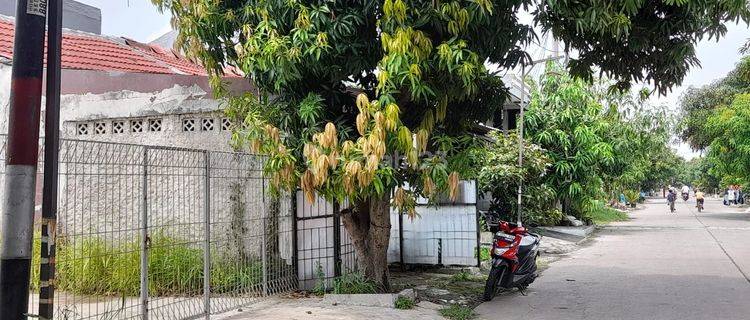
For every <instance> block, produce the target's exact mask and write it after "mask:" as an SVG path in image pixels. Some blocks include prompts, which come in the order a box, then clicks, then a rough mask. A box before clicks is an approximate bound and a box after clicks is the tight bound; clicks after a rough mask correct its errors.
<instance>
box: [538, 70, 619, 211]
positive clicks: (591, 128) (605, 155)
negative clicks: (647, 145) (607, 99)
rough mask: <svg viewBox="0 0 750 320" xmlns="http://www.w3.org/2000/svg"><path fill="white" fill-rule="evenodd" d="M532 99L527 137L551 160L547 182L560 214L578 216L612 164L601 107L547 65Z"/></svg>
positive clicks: (581, 87) (580, 85)
mask: <svg viewBox="0 0 750 320" xmlns="http://www.w3.org/2000/svg"><path fill="white" fill-rule="evenodd" d="M548 67H549V68H548V71H547V73H546V75H545V76H543V77H542V79H541V81H540V83H539V87H538V88H537V89H535V90H534V92H533V94H532V100H531V104H530V105H529V111H528V114H527V117H526V119H525V123H526V125H527V127H528V128H527V130H526V136H527V137H528V138H529V140H530V141H532V142H533V143H536V144H538V145H539V146H541V147H542V148H544V149H545V150H547V154H548V155H549V157H550V158H551V161H552V165H551V167H550V169H549V170H548V171H549V172H548V174H547V183H548V184H549V185H550V186H552V187H553V188H554V189H555V190H556V195H557V199H558V200H559V201H560V203H561V204H562V206H563V212H565V213H566V214H573V215H576V216H578V217H583V216H584V215H585V213H586V212H587V211H588V209H589V208H590V205H591V204H593V202H592V201H593V200H595V199H598V198H599V196H600V195H601V192H602V191H601V190H602V183H603V181H602V174H601V173H602V171H603V167H604V166H607V165H611V164H612V163H613V161H614V153H613V149H612V145H611V144H610V143H608V141H607V140H606V138H605V137H606V134H607V130H608V124H607V122H606V121H605V120H604V118H603V117H602V112H603V107H602V105H601V103H600V102H599V101H598V100H597V99H596V95H595V94H594V92H593V91H592V90H590V87H589V86H588V85H587V84H586V83H585V82H584V81H582V80H577V79H573V78H572V77H571V76H569V75H568V74H567V73H565V72H561V71H560V68H559V66H557V65H554V64H549V65H548Z"/></svg>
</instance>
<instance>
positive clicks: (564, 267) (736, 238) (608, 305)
mask: <svg viewBox="0 0 750 320" xmlns="http://www.w3.org/2000/svg"><path fill="white" fill-rule="evenodd" d="M694 206H695V202H694V200H692V199H691V201H689V202H688V203H684V202H683V201H682V200H678V203H677V212H676V214H670V213H669V208H668V207H667V205H666V202H665V200H663V199H662V200H650V201H649V203H647V204H646V205H645V208H644V209H641V210H637V211H635V212H634V213H633V214H632V215H631V216H632V219H631V221H627V222H620V223H615V224H613V225H611V226H609V227H606V228H604V229H602V230H599V231H598V234H597V236H596V238H595V239H594V240H593V241H591V243H589V244H588V245H586V246H585V247H584V248H582V249H580V250H578V251H576V252H574V253H572V254H570V255H569V256H568V257H567V258H564V259H562V260H560V261H558V262H555V263H553V264H552V265H551V266H550V268H549V269H547V270H546V271H544V273H543V274H542V276H541V277H540V278H539V279H537V281H536V282H535V283H534V284H532V285H531V287H530V288H529V290H528V291H527V295H526V296H523V295H521V294H520V293H519V292H517V291H513V292H510V293H506V294H503V295H500V296H498V297H496V298H495V299H494V300H493V301H492V302H488V303H484V304H482V305H480V306H479V307H478V308H477V309H476V311H477V312H478V313H479V315H480V317H481V318H482V319H555V320H558V319H660V320H661V319H680V320H684V319H750V279H749V277H750V213H745V212H744V210H741V209H738V208H736V207H731V208H730V207H725V206H724V205H722V203H721V202H720V201H718V200H708V201H707V203H706V210H705V211H703V212H702V213H700V214H698V213H697V211H696V210H695V208H694Z"/></svg>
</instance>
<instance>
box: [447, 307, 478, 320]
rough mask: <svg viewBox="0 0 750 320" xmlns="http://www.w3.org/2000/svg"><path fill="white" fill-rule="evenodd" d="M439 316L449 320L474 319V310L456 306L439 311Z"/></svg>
mask: <svg viewBox="0 0 750 320" xmlns="http://www.w3.org/2000/svg"><path fill="white" fill-rule="evenodd" d="M440 315H442V316H443V317H445V318H448V319H451V320H469V319H474V317H476V313H474V309H472V308H469V307H465V306H460V305H457V304H453V305H451V306H449V307H447V308H443V309H440Z"/></svg>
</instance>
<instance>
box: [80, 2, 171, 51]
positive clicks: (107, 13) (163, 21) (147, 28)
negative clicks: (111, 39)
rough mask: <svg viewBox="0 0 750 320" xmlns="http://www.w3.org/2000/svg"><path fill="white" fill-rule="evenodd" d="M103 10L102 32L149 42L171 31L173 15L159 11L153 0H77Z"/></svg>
mask: <svg viewBox="0 0 750 320" xmlns="http://www.w3.org/2000/svg"><path fill="white" fill-rule="evenodd" d="M77 1H78V2H81V3H85V4H88V5H91V6H94V7H97V8H99V9H101V10H102V33H103V34H105V35H109V36H123V37H128V38H131V39H133V40H136V41H141V42H149V41H152V40H154V39H156V38H158V37H159V36H161V35H163V34H165V33H167V32H169V31H170V30H172V28H171V27H170V25H169V19H170V17H171V15H169V14H168V13H167V14H162V13H159V10H157V9H156V6H154V5H153V4H152V3H151V0H77Z"/></svg>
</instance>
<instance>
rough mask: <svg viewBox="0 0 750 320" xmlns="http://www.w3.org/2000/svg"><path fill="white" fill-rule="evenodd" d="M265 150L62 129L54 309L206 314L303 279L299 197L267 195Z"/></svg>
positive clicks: (95, 315)
mask: <svg viewBox="0 0 750 320" xmlns="http://www.w3.org/2000/svg"><path fill="white" fill-rule="evenodd" d="M0 138H2V142H1V143H0V160H4V158H5V140H6V139H5V137H4V136H2V137H0ZM40 158H41V157H40ZM263 161H265V159H264V158H263V157H260V156H255V155H248V154H239V153H221V152H209V151H203V150H190V149H178V148H165V147H151V146H142V145H130V144H118V143H103V142H93V141H78V140H62V141H61V145H60V173H59V175H60V176H59V180H60V182H59V183H60V185H59V190H60V192H59V194H60V196H59V205H58V213H57V215H58V223H57V229H56V231H57V232H56V235H57V236H56V243H57V257H56V265H57V272H56V279H55V284H56V292H55V297H54V311H55V317H56V318H57V319H141V318H144V316H148V318H150V319H185V318H196V317H201V316H206V315H208V314H211V313H220V312H223V311H227V310H230V309H234V308H237V307H240V306H243V305H247V304H249V303H252V302H254V301H256V300H258V299H259V298H262V297H264V296H267V295H270V294H275V293H280V292H286V291H291V290H296V289H297V287H298V285H297V277H296V274H295V271H294V261H295V260H296V257H295V255H294V251H293V238H294V236H293V227H294V226H293V215H292V212H293V211H292V210H293V203H292V202H293V199H292V197H290V196H289V195H283V196H281V197H278V198H277V197H270V196H268V195H267V192H266V189H267V182H268V181H267V180H266V179H264V178H263V176H262V165H263ZM40 168H42V166H41V164H40ZM41 177H42V175H41V172H40V174H39V177H38V181H39V183H37V184H38V185H39V186H40V187H39V188H38V190H39V191H38V196H37V198H38V199H40V198H41V196H40V195H41ZM0 185H2V184H0ZM1 192H2V190H0V193H1ZM38 220H39V213H38V212H37V214H36V219H35V221H38ZM37 230H38V228H37ZM36 238H37V240H35V243H34V250H35V253H34V259H35V261H33V262H32V265H34V268H35V270H32V274H34V275H35V276H36V275H37V274H38V271H37V269H38V265H39V261H38V260H37V259H38V247H39V246H40V244H39V242H38V238H39V237H38V235H37V236H36ZM38 282H39V280H38V278H36V277H34V278H32V283H31V287H32V291H31V293H30V310H29V313H30V314H36V309H37V304H38V294H37V290H38V285H39V283H38Z"/></svg>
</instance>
